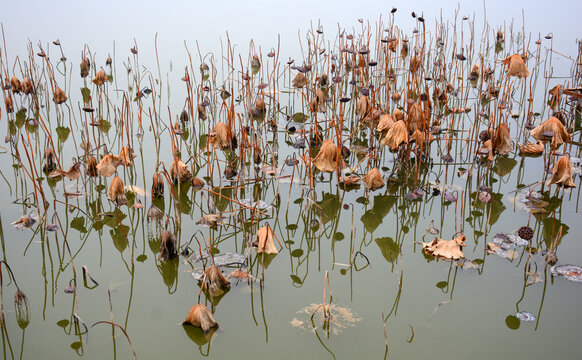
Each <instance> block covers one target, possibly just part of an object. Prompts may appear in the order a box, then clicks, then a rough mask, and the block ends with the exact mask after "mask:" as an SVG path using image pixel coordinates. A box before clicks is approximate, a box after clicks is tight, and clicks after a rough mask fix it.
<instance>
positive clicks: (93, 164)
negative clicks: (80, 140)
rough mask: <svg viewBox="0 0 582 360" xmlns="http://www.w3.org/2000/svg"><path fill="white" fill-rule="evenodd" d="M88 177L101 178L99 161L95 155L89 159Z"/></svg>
mask: <svg viewBox="0 0 582 360" xmlns="http://www.w3.org/2000/svg"><path fill="white" fill-rule="evenodd" d="M87 175H89V176H91V177H97V176H99V170H97V159H95V156H93V155H91V156H89V157H87Z"/></svg>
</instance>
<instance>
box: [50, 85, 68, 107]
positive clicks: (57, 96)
mask: <svg viewBox="0 0 582 360" xmlns="http://www.w3.org/2000/svg"><path fill="white" fill-rule="evenodd" d="M67 99H68V98H67V95H65V92H64V91H63V89H61V88H60V87H58V86H56V87H55V92H54V93H53V101H54V102H55V104H62V103H64V102H65V101H67Z"/></svg>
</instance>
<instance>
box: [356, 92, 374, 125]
mask: <svg viewBox="0 0 582 360" xmlns="http://www.w3.org/2000/svg"><path fill="white" fill-rule="evenodd" d="M371 109H372V104H370V100H368V97H367V96H366V95H362V96H360V99H359V100H358V104H357V105H356V117H357V119H358V121H361V120H362V119H363V118H365V117H366V115H368V113H369V112H370V110H371Z"/></svg>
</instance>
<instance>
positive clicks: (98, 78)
mask: <svg viewBox="0 0 582 360" xmlns="http://www.w3.org/2000/svg"><path fill="white" fill-rule="evenodd" d="M108 80H109V79H108V78H107V74H105V71H103V69H101V70H99V71H97V74H95V77H94V78H93V84H95V85H97V86H101V85H103V84H105V83H106V82H107V81H108Z"/></svg>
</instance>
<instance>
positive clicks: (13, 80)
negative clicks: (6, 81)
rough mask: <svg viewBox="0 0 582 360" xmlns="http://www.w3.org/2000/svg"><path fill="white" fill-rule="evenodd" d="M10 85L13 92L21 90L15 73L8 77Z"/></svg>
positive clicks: (16, 92)
mask: <svg viewBox="0 0 582 360" xmlns="http://www.w3.org/2000/svg"><path fill="white" fill-rule="evenodd" d="M10 86H11V87H12V92H13V93H15V94H18V93H20V90H21V85H20V80H18V78H17V77H16V75H14V76H12V78H11V79H10Z"/></svg>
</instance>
